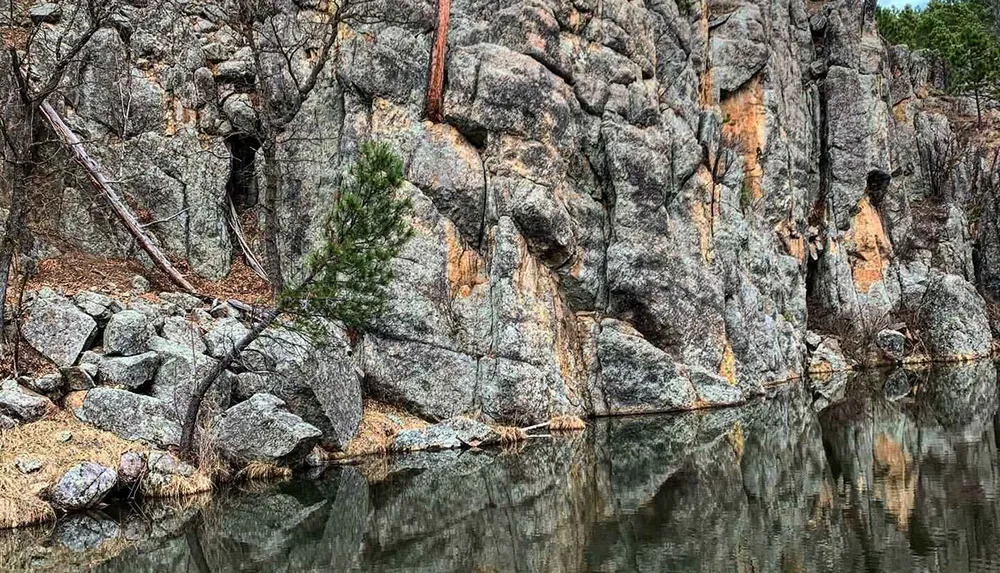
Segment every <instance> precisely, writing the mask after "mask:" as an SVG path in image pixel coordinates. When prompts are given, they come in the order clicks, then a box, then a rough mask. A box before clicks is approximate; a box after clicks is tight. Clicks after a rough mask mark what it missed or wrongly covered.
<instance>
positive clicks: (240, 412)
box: [213, 394, 323, 465]
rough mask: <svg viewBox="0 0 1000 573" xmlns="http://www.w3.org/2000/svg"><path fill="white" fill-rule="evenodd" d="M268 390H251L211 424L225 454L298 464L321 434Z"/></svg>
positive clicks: (252, 459)
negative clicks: (247, 395) (248, 394)
mask: <svg viewBox="0 0 1000 573" xmlns="http://www.w3.org/2000/svg"><path fill="white" fill-rule="evenodd" d="M284 406H285V403H284V402H283V401H282V400H281V399H280V398H278V397H276V396H273V395H271V394H254V395H253V396H251V397H250V399H249V400H247V401H245V402H241V403H239V404H237V405H235V406H233V407H232V408H230V409H228V410H226V411H225V412H224V413H223V415H222V417H221V418H220V419H219V420H218V421H217V422H216V424H215V426H214V430H213V431H214V439H215V443H216V444H217V446H218V447H219V449H220V450H221V451H222V452H223V454H224V455H226V456H228V457H230V458H233V459H238V460H244V461H264V462H271V463H281V464H289V465H297V464H299V463H301V461H302V460H303V459H304V458H305V456H306V455H307V454H308V453H309V452H310V451H311V450H312V448H313V446H314V445H316V444H317V443H318V442H319V439H320V438H321V437H322V436H323V433H322V432H320V430H319V429H318V428H316V427H315V426H312V425H310V424H307V423H306V422H304V421H302V418H300V417H298V416H296V415H295V414H292V413H290V412H288V411H286V410H285V409H284Z"/></svg>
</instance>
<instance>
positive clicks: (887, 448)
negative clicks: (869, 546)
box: [872, 434, 917, 531]
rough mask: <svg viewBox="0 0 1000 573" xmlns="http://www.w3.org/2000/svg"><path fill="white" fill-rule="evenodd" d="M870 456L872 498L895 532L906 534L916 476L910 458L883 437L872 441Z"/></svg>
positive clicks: (895, 444)
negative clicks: (881, 505)
mask: <svg viewBox="0 0 1000 573" xmlns="http://www.w3.org/2000/svg"><path fill="white" fill-rule="evenodd" d="M872 456H873V458H874V460H875V483H876V487H875V497H876V499H881V500H882V502H883V503H884V504H885V507H886V509H888V510H889V512H890V513H892V515H893V516H894V517H895V518H896V523H898V524H899V528H900V529H901V530H903V531H906V530H907V529H908V528H909V524H910V513H911V512H912V511H913V508H914V506H915V503H914V502H915V499H916V487H915V485H916V481H917V479H916V478H917V475H916V472H915V471H914V470H915V467H914V465H913V458H912V457H911V456H910V455H909V454H907V453H906V451H904V449H903V444H901V443H900V442H897V441H895V440H893V439H891V438H890V437H888V436H886V435H885V434H879V435H878V437H877V438H876V439H875V446H874V448H873V451H872Z"/></svg>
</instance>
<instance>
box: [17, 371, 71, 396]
mask: <svg viewBox="0 0 1000 573" xmlns="http://www.w3.org/2000/svg"><path fill="white" fill-rule="evenodd" d="M24 385H25V386H27V387H28V388H29V389H30V390H32V391H34V392H37V393H39V394H45V395H57V396H62V393H63V390H64V389H65V387H66V380H64V379H63V376H62V374H59V373H55V374H43V375H42V376H38V377H37V378H26V379H25V380H24Z"/></svg>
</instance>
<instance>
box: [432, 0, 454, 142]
mask: <svg viewBox="0 0 1000 573" xmlns="http://www.w3.org/2000/svg"><path fill="white" fill-rule="evenodd" d="M450 15H451V0H438V17H437V27H436V28H435V30H434V49H433V50H432V51H431V73H430V79H429V80H428V85H427V118H428V119H430V120H431V121H433V122H435V123H441V121H442V120H443V119H444V101H443V100H444V56H445V51H447V49H448V19H449V16H450Z"/></svg>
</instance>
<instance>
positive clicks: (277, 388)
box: [243, 325, 362, 449]
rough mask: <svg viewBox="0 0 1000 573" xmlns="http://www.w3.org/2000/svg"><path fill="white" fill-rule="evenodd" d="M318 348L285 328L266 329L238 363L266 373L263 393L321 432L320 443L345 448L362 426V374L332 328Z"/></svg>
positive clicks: (347, 346) (343, 340) (340, 335)
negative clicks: (267, 380)
mask: <svg viewBox="0 0 1000 573" xmlns="http://www.w3.org/2000/svg"><path fill="white" fill-rule="evenodd" d="M328 331H329V333H328V336H327V337H326V338H325V340H322V341H319V342H318V343H314V342H311V341H309V340H307V339H306V338H305V337H304V336H302V335H301V334H299V333H297V332H294V331H291V330H287V329H285V328H271V329H267V330H265V331H264V333H263V334H262V335H261V336H260V338H258V339H257V340H255V341H254V342H253V343H252V344H251V345H250V346H249V347H248V348H247V350H246V351H245V352H244V353H243V362H244V364H245V365H246V367H247V368H248V369H249V370H251V371H253V372H258V373H262V374H266V375H267V377H268V379H269V382H268V384H267V386H266V392H268V393H270V394H274V395H275V396H277V397H278V398H280V399H281V400H282V401H283V402H285V404H286V405H287V407H288V410H289V411H290V412H292V413H294V414H296V415H298V416H301V417H302V419H303V420H305V421H306V422H308V423H309V424H311V425H313V426H315V427H317V428H319V429H320V431H321V432H323V441H324V443H325V444H326V445H327V446H330V447H333V448H338V449H341V448H345V447H347V443H348V442H349V441H350V440H351V439H352V438H353V437H354V436H355V434H356V433H357V431H358V425H359V424H360V423H361V414H362V403H361V375H360V373H359V371H358V368H357V366H356V364H355V361H354V357H353V350H352V349H351V346H350V343H349V342H348V340H347V335H346V333H344V332H343V331H342V330H340V329H339V328H338V327H336V326H334V325H330V328H328Z"/></svg>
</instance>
